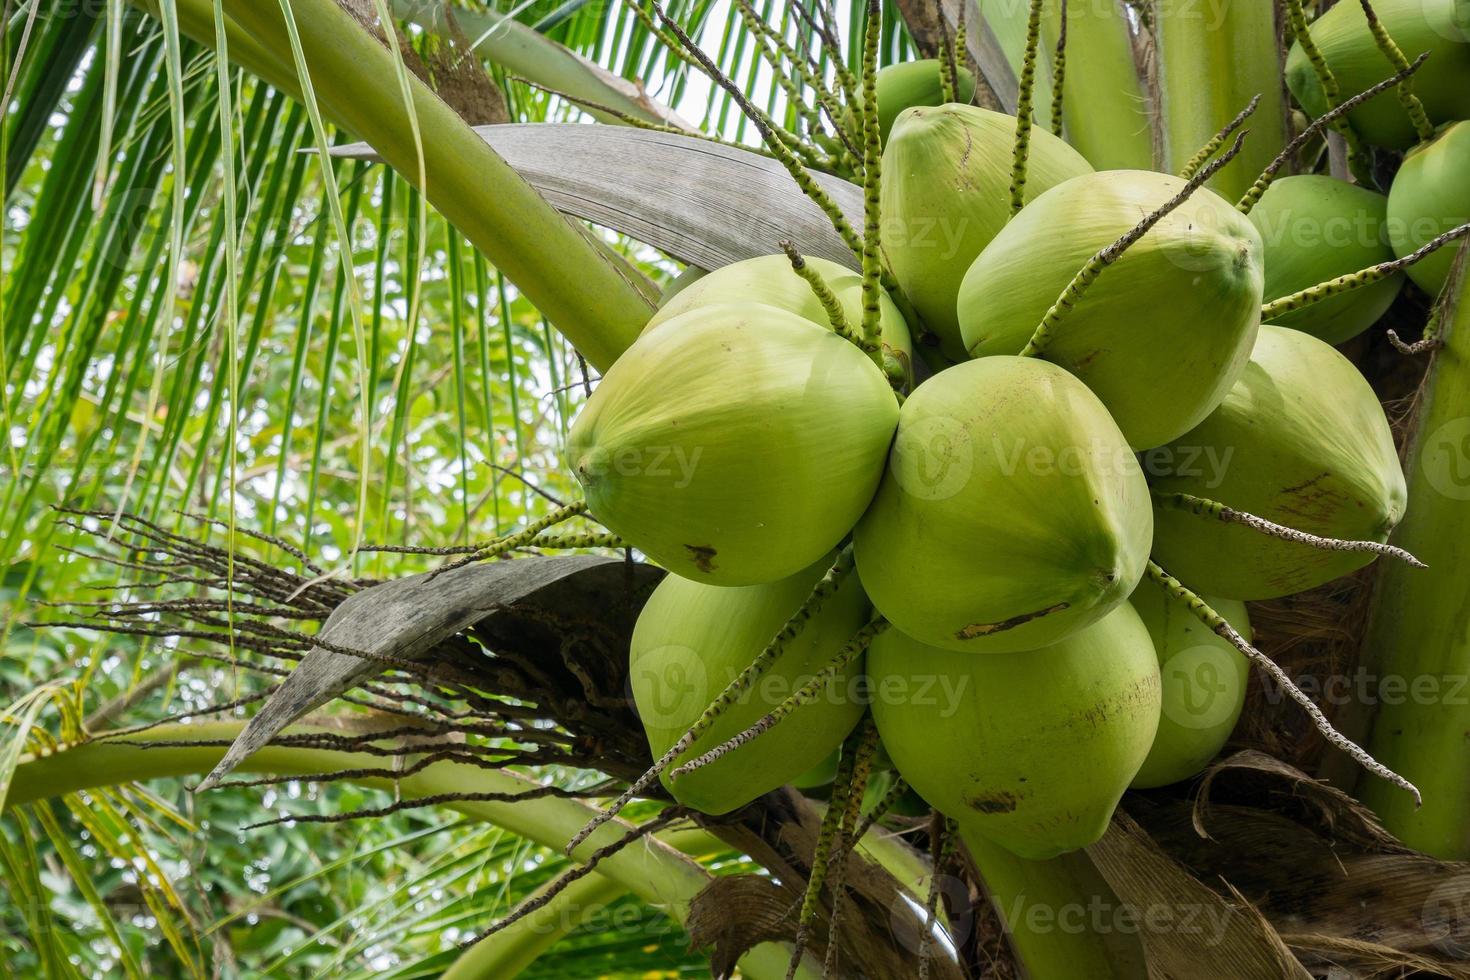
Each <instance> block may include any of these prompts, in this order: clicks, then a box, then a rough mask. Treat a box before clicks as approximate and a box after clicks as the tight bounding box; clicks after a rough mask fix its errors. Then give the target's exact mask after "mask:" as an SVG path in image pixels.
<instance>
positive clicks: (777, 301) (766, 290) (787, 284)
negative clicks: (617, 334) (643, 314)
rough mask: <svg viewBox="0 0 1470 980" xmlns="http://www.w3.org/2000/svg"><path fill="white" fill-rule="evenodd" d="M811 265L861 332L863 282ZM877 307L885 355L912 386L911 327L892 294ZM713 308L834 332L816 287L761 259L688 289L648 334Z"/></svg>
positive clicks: (840, 269) (777, 258) (771, 259)
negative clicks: (756, 310)
mask: <svg viewBox="0 0 1470 980" xmlns="http://www.w3.org/2000/svg"><path fill="white" fill-rule="evenodd" d="M806 263H807V265H808V266H810V267H811V268H812V269H814V270H816V272H817V273H818V274H819V275H821V277H822V281H823V282H825V283H826V284H827V288H829V289H831V290H832V294H833V295H834V296H836V297H837V299H838V301H839V302H840V303H841V304H842V312H843V314H844V315H845V316H846V319H847V322H848V324H849V325H850V326H851V327H852V328H853V329H854V330H858V329H861V327H862V322H863V277H862V276H860V275H858V274H857V273H856V272H854V271H852V270H851V269H848V268H846V267H845V266H841V265H838V264H837V263H836V262H831V261H828V260H827V259H819V258H807V260H806ZM878 302H879V304H880V310H879V313H880V318H879V321H878V325H879V332H880V338H881V342H882V344H883V355H884V357H885V359H888V360H891V361H892V362H894V364H895V367H896V369H897V370H898V371H899V372H900V376H902V377H905V378H907V379H909V380H910V381H912V380H913V345H912V344H911V343H910V340H909V325H908V323H906V322H905V321H904V318H903V314H902V313H900V312H899V311H898V307H897V306H895V305H894V304H893V300H891V299H889V298H888V294H887V293H881V292H880V295H879V297H878ZM714 303H765V304H766V305H768V306H775V307H778V308H779V309H783V310H787V311H789V312H791V313H795V314H796V315H798V316H801V317H805V318H806V319H808V320H810V321H812V322H813V323H815V324H816V325H817V326H819V327H827V328H829V329H830V328H831V326H832V321H831V319H830V318H829V317H828V316H827V311H826V309H825V308H823V306H822V304H821V302H820V301H819V300H818V299H817V296H816V294H815V293H813V292H812V287H811V286H810V285H809V284H808V283H807V281H806V280H805V279H803V278H802V277H801V276H799V275H798V274H797V273H796V272H794V271H793V270H792V268H791V260H790V259H788V258H787V257H786V256H785V255H760V256H757V257H755V258H753V259H743V260H741V261H739V262H733V263H731V264H730V265H727V266H724V267H722V268H720V269H716V270H715V271H714V272H711V273H707V274H706V275H704V276H702V277H701V278H700V279H699V280H698V281H696V282H693V283H691V284H689V285H688V286H686V287H685V288H684V289H682V290H680V292H679V293H677V294H676V295H675V296H673V297H671V298H669V299H668V300H666V301H665V302H664V304H663V306H661V307H660V308H659V311H658V312H657V313H655V314H654V315H653V318H652V319H651V320H649V321H648V326H646V327H644V330H648V329H651V328H652V327H655V326H657V325H658V324H660V323H663V322H664V321H665V320H671V319H673V318H674V317H676V316H680V315H681V314H684V313H687V312H689V311H690V310H692V309H695V308H696V307H700V306H710V305H712V304H714Z"/></svg>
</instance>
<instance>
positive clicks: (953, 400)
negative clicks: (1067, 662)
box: [853, 357, 1153, 653]
mask: <svg viewBox="0 0 1470 980" xmlns="http://www.w3.org/2000/svg"><path fill="white" fill-rule="evenodd" d="M1149 513H1150V507H1149V499H1148V486H1147V484H1146V483H1145V481H1144V478H1143V473H1142V471H1141V470H1140V469H1139V467H1138V462H1137V460H1136V458H1135V457H1134V455H1133V453H1132V452H1131V451H1130V450H1129V448H1128V444H1127V442H1125V441H1124V439H1123V434H1122V433H1121V432H1119V431H1118V426H1117V425H1116V424H1115V423H1114V422H1113V420H1112V418H1111V417H1109V415H1108V413H1107V410H1106V409H1105V408H1103V406H1102V403H1101V402H1099V401H1098V400H1097V396H1095V395H1093V394H1092V392H1090V391H1088V390H1087V387H1086V386H1085V385H1083V384H1082V383H1080V382H1079V381H1078V380H1077V379H1076V378H1074V377H1072V376H1071V375H1070V374H1068V373H1067V372H1066V371H1064V370H1062V369H1061V368H1059V367H1057V366H1056V365H1054V364H1048V363H1047V362H1045V361H1041V360H1037V359H1034V358H1022V357H987V358H981V359H980V360H976V361H969V362H966V363H964V364H960V365H957V366H955V367H952V368H950V369H949V370H947V371H943V372H941V373H939V374H937V375H935V376H934V377H932V378H930V379H929V380H928V381H925V382H924V383H923V384H921V385H919V387H918V388H917V389H916V390H915V391H914V393H913V394H912V395H911V396H909V399H908V400H907V401H906V402H904V406H903V410H902V412H901V413H900V415H899V425H898V436H897V438H896V439H895V441H894V445H893V450H892V452H891V453H890V454H889V460H888V468H887V471H886V472H885V473H884V476H883V483H882V486H881V487H880V488H879V490H878V495H877V497H876V498H874V500H873V505H872V506H871V507H870V508H869V509H868V512H867V513H866V514H864V515H863V518H862V520H861V521H860V522H859V523H858V526H857V528H856V530H855V531H854V532H853V545H854V551H855V555H856V558H857V567H858V572H859V574H860V575H861V576H862V579H863V586H864V588H866V589H867V591H868V595H869V596H870V597H871V598H872V600H873V604H874V605H875V606H877V607H878V610H879V611H880V612H882V614H883V615H884V616H886V617H887V618H888V619H889V620H890V621H891V622H892V623H893V624H894V625H895V626H897V627H898V628H899V629H901V630H903V631H904V632H906V633H908V634H909V635H911V636H913V637H914V638H916V639H918V640H921V641H923V642H925V643H930V644H933V645H934V646H939V647H944V648H946V649H951V650H966V651H978V652H991V653H993V652H1009V651H1013V650H1030V649H1034V648H1036V647H1040V646H1045V645H1047V644H1050V643H1055V642H1056V641H1058V640H1060V639H1062V638H1063V637H1065V636H1067V635H1068V634H1070V633H1074V632H1076V631H1077V630H1080V629H1082V628H1083V627H1085V626H1088V625H1090V624H1092V623H1094V622H1096V621H1098V620H1099V619H1101V618H1102V617H1103V616H1105V615H1107V613H1108V612H1110V611H1111V610H1112V609H1113V608H1114V607H1116V606H1118V605H1119V604H1120V603H1122V602H1123V600H1124V599H1125V598H1126V597H1127V596H1128V594H1129V593H1130V592H1132V591H1133V587H1134V586H1135V585H1137V584H1138V581H1139V579H1140V577H1141V576H1142V575H1143V572H1144V568H1145V566H1146V564H1147V561H1148V551H1149V538H1150V535H1151V533H1152V530H1153V522H1152V520H1151V518H1150V516H1149Z"/></svg>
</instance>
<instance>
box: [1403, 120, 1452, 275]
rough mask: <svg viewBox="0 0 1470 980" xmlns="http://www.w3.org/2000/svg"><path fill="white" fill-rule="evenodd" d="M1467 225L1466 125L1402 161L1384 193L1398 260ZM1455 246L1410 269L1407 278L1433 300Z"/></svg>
mask: <svg viewBox="0 0 1470 980" xmlns="http://www.w3.org/2000/svg"><path fill="white" fill-rule="evenodd" d="M1466 222H1470V122H1457V123H1451V124H1450V125H1449V126H1446V127H1445V128H1444V129H1442V130H1440V132H1439V135H1437V136H1436V137H1435V138H1434V139H1433V140H1431V141H1430V142H1428V143H1423V144H1420V145H1419V146H1416V147H1414V149H1412V150H1410V151H1409V152H1408V154H1407V155H1406V156H1405V157H1404V163H1403V166H1401V167H1400V168H1399V172H1398V174H1397V175H1396V176H1395V177H1394V179H1393V186H1391V187H1390V188H1389V189H1388V231H1389V237H1390V240H1391V241H1392V242H1393V250H1394V252H1395V253H1396V254H1398V255H1399V256H1401V257H1402V256H1405V255H1408V254H1409V253H1410V252H1412V251H1414V250H1415V249H1417V248H1419V247H1420V246H1421V245H1424V244H1425V243H1426V242H1428V241H1429V240H1430V239H1432V238H1436V237H1438V236H1439V235H1442V234H1444V233H1445V232H1447V231H1449V230H1451V229H1452V228H1455V227H1458V226H1459V225H1463V224H1465V223H1466ZM1456 251H1457V248H1456V246H1455V245H1453V244H1451V245H1447V246H1445V247H1444V248H1441V249H1440V250H1439V251H1437V252H1434V253H1433V254H1431V255H1429V256H1428V257H1427V258H1424V259H1420V260H1419V261H1418V262H1416V263H1414V264H1413V265H1411V266H1409V278H1410V279H1412V280H1414V282H1415V283H1416V284H1417V285H1418V286H1419V287H1420V288H1421V289H1423V290H1424V291H1425V292H1427V293H1429V295H1431V296H1438V295H1439V292H1440V290H1442V289H1444V284H1445V281H1446V280H1447V279H1449V277H1450V266H1451V265H1453V264H1454V261H1455V252H1456Z"/></svg>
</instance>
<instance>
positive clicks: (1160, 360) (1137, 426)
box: [958, 170, 1263, 449]
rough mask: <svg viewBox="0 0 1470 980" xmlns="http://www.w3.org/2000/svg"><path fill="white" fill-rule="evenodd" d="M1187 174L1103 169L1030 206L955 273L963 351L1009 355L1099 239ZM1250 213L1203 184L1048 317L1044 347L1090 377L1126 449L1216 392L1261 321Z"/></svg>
mask: <svg viewBox="0 0 1470 980" xmlns="http://www.w3.org/2000/svg"><path fill="white" fill-rule="evenodd" d="M1183 187H1184V181H1182V180H1180V179H1179V178H1178V177H1173V176H1170V175H1168V174H1159V173H1152V172H1148V171H1142V170H1109V171H1103V172H1101V173H1095V174H1086V175H1084V176H1081V177H1074V178H1072V179H1071V180H1069V181H1067V182H1065V183H1063V184H1061V185H1059V186H1057V187H1054V188H1052V189H1051V190H1049V191H1047V192H1046V193H1045V194H1042V195H1041V196H1040V197H1038V198H1037V199H1036V200H1035V201H1034V202H1032V203H1031V204H1029V205H1027V206H1026V208H1024V209H1023V210H1022V211H1021V213H1020V214H1018V215H1017V216H1016V218H1015V220H1013V221H1012V222H1011V223H1010V224H1008V225H1006V227H1005V229H1004V230H1003V231H1001V233H1000V234H998V235H996V236H995V238H994V240H992V241H991V243H990V244H989V245H987V246H986V247H985V250H984V251H983V252H981V253H980V256H979V257H978V258H977V259H976V260H975V262H974V264H973V265H972V266H971V267H970V270H969V272H967V273H966V274H965V279H964V284H963V285H962V286H961V287H960V293H959V301H958V312H959V319H960V329H961V331H962V335H963V339H964V344H965V347H966V349H967V350H968V351H969V352H970V354H971V355H972V356H976V357H981V356H985V355H988V354H1015V353H1018V352H1019V351H1020V350H1021V349H1022V348H1023V347H1025V345H1026V342H1027V341H1028V340H1030V339H1031V336H1032V334H1033V333H1034V332H1035V330H1036V328H1037V326H1038V325H1039V324H1040V323H1041V321H1042V318H1043V317H1045V315H1046V312H1047V310H1049V309H1050V308H1051V307H1052V305H1053V304H1054V303H1055V302H1056V301H1057V297H1058V296H1060V295H1061V293H1062V291H1063V290H1064V289H1066V287H1067V284H1068V283H1070V282H1071V281H1072V279H1073V277H1074V276H1076V274H1077V272H1078V270H1080V269H1081V268H1082V267H1083V266H1084V265H1085V264H1086V263H1087V261H1088V259H1090V258H1092V256H1093V255H1094V254H1096V252H1097V251H1098V250H1099V249H1101V248H1104V247H1106V246H1107V245H1109V244H1111V243H1112V242H1114V241H1116V240H1117V239H1118V237H1119V236H1120V235H1122V234H1123V233H1125V232H1126V231H1128V229H1130V228H1132V227H1133V226H1134V225H1136V224H1137V223H1138V221H1139V220H1140V219H1141V218H1143V216H1145V215H1146V214H1148V213H1149V212H1151V211H1154V210H1156V209H1157V208H1158V207H1159V206H1160V205H1162V204H1164V203H1165V202H1166V201H1168V200H1169V199H1170V198H1172V197H1174V196H1175V195H1176V194H1178V193H1179V191H1180V190H1181V189H1182V188H1183ZM1262 251H1263V246H1262V243H1261V236H1260V233H1259V232H1257V231H1256V229H1255V226H1254V225H1252V224H1251V223H1250V221H1249V220H1248V219H1247V218H1246V217H1245V216H1244V215H1242V214H1241V213H1240V212H1239V211H1237V210H1236V209H1235V208H1234V206H1232V205H1231V204H1230V203H1229V202H1227V201H1226V200H1225V199H1224V198H1222V197H1220V196H1219V195H1218V194H1216V193H1215V192H1214V191H1211V190H1209V189H1207V188H1201V189H1199V190H1197V191H1195V192H1194V194H1193V195H1192V196H1191V197H1190V198H1189V199H1188V200H1187V201H1185V202H1184V204H1182V205H1180V206H1179V207H1178V208H1176V209H1174V210H1173V211H1172V212H1170V213H1169V214H1168V215H1167V216H1166V217H1165V218H1164V219H1163V220H1162V221H1160V222H1159V223H1158V224H1157V225H1155V226H1154V227H1153V228H1152V229H1151V230H1150V231H1149V232H1148V234H1147V235H1145V236H1144V237H1143V238H1142V239H1141V240H1140V241H1138V242H1137V243H1135V244H1134V245H1133V246H1132V247H1131V248H1129V249H1128V250H1127V251H1126V252H1124V253H1123V256H1122V258H1120V259H1119V260H1118V261H1117V262H1116V263H1114V264H1113V265H1111V266H1109V267H1108V268H1107V269H1105V270H1104V271H1103V272H1102V274H1101V275H1100V276H1099V277H1098V278H1097V279H1096V280H1095V281H1094V282H1093V284H1092V286H1091V288H1089V289H1088V290H1087V292H1086V293H1084V294H1083V296H1082V299H1081V301H1080V302H1079V303H1077V305H1076V306H1075V307H1073V308H1072V309H1071V310H1070V311H1069V312H1068V313H1067V315H1066V318H1065V319H1064V320H1062V321H1061V323H1060V324H1059V325H1058V326H1057V328H1056V331H1055V334H1054V339H1053V340H1052V341H1051V343H1050V345H1049V346H1048V347H1047V349H1046V351H1045V355H1044V356H1045V357H1046V358H1047V359H1048V360H1050V361H1053V362H1055V363H1057V364H1060V365H1061V366H1062V367H1065V368H1066V369H1067V370H1069V371H1071V372H1072V373H1073V374H1075V375H1076V376H1077V377H1079V378H1081V379H1082V381H1083V382H1084V383H1086V384H1087V386H1088V387H1089V388H1091V389H1092V390H1093V391H1094V392H1095V393H1096V394H1097V396H1098V397H1099V398H1101V399H1102V401H1103V404H1104V405H1106V406H1107V407H1108V411H1110V412H1111V413H1112V415H1113V418H1114V419H1116V420H1117V422H1118V426H1119V428H1121V429H1122V430H1123V434H1124V435H1125V436H1127V437H1128V443H1129V445H1131V446H1133V447H1134V448H1135V449H1147V448H1149V447H1151V446H1158V445H1161V444H1163V443H1165V442H1168V441H1169V440H1170V439H1173V438H1175V437H1177V436H1180V435H1182V434H1184V433H1185V432H1188V431H1189V430H1190V429H1191V428H1193V427H1194V426H1195V425H1197V424H1198V423H1199V422H1200V421H1201V420H1202V419H1203V418H1204V417H1205V416H1206V415H1208V414H1210V412H1211V410H1213V409H1214V407H1215V406H1216V405H1218V404H1219V403H1220V399H1222V398H1224V397H1225V392H1226V391H1228V390H1230V385H1231V384H1233V383H1234V381H1235V379H1236V378H1237V377H1239V376H1240V372H1241V371H1242V370H1243V369H1244V368H1245V364H1246V361H1247V360H1249V358H1250V350H1251V344H1252V343H1253V342H1254V341H1255V336H1256V327H1257V326H1258V325H1259V323H1260V318H1261V315H1260V309H1261V292H1262V282H1263V279H1262V268H1261V264H1262V260H1261V253H1262Z"/></svg>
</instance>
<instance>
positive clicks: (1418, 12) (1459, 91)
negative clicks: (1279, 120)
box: [1286, 0, 1470, 150]
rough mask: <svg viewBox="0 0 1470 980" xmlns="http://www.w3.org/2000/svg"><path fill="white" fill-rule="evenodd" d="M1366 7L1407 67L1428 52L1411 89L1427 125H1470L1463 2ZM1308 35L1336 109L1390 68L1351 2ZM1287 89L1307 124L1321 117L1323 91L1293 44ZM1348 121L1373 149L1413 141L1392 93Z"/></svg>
mask: <svg viewBox="0 0 1470 980" xmlns="http://www.w3.org/2000/svg"><path fill="white" fill-rule="evenodd" d="M1372 6H1373V11H1374V13H1376V14H1377V16H1378V20H1379V23H1381V24H1382V25H1383V28H1384V29H1385V30H1386V31H1387V32H1388V35H1389V36H1390V37H1391V38H1392V39H1393V41H1394V43H1395V44H1396V45H1397V46H1398V48H1399V49H1400V51H1402V53H1403V56H1404V57H1405V58H1406V59H1407V60H1409V61H1413V60H1414V59H1415V58H1417V57H1418V56H1419V55H1420V54H1422V53H1424V52H1426V51H1427V52H1429V59H1428V60H1427V61H1426V62H1425V63H1424V67H1423V68H1421V69H1420V70H1419V71H1418V73H1417V74H1415V76H1414V82H1413V90H1414V94H1415V95H1417V96H1418V97H1419V99H1420V101H1421V102H1423V104H1424V110H1425V112H1426V114H1427V115H1428V117H1429V119H1430V120H1431V121H1432V122H1435V123H1442V122H1447V121H1449V120H1451V119H1466V118H1470V0H1373V4H1372ZM1310 33H1311V37H1312V41H1313V42H1314V43H1315V45H1316V47H1317V49H1318V50H1319V51H1320V52H1321V53H1322V59H1323V60H1324V61H1325V62H1326V63H1327V67H1328V68H1329V69H1330V70H1331V72H1332V75H1333V77H1334V78H1335V79H1336V80H1337V84H1338V87H1339V89H1340V95H1339V101H1342V100H1344V99H1347V98H1348V97H1350V96H1353V95H1357V94H1358V93H1359V92H1363V91H1365V90H1367V89H1368V88H1370V87H1371V86H1372V85H1373V83H1375V82H1377V81H1379V80H1381V79H1382V78H1383V77H1384V76H1385V75H1387V74H1388V72H1389V70H1390V68H1391V66H1390V64H1389V63H1388V61H1386V60H1385V59H1384V56H1383V53H1382V52H1381V51H1380V50H1379V47H1378V44H1377V42H1376V41H1375V39H1374V37H1373V32H1372V31H1371V30H1370V29H1369V25H1368V18H1367V16H1366V15H1365V14H1364V12H1363V7H1362V4H1361V3H1359V2H1358V0H1345V2H1343V3H1339V4H1337V5H1335V6H1334V7H1332V9H1331V10H1328V11H1327V12H1326V13H1325V14H1323V15H1322V16H1320V17H1318V18H1317V19H1316V20H1315V21H1314V22H1313V23H1312V26H1311V28H1310ZM1286 83H1287V85H1288V86H1289V87H1290V88H1291V91H1292V94H1294V95H1295V96H1296V97H1297V100H1298V101H1299V102H1300V103H1301V104H1302V108H1304V109H1305V110H1306V111H1307V112H1308V114H1310V115H1311V116H1312V117H1313V118H1315V117H1317V116H1320V115H1322V114H1323V113H1324V112H1326V111H1327V109H1328V105H1327V99H1326V97H1325V96H1324V94H1323V92H1322V83H1321V81H1320V80H1319V79H1318V78H1317V73H1316V71H1315V70H1314V69H1313V67H1312V64H1311V60H1310V59H1309V58H1308V57H1307V54H1306V52H1304V51H1303V50H1302V46H1301V45H1300V44H1294V45H1292V48H1291V54H1290V55H1289V56H1288V57H1287V59H1286ZM1347 118H1348V123H1349V125H1351V126H1352V127H1353V129H1354V130H1356V131H1357V132H1358V134H1359V135H1360V136H1362V138H1363V139H1364V140H1365V141H1367V142H1368V143H1371V144H1373V145H1374V146H1382V147H1388V148H1390V149H1396V150H1403V149H1407V148H1408V147H1410V146H1412V145H1413V144H1414V143H1415V142H1417V141H1418V136H1417V134H1416V132H1415V128H1414V125H1413V123H1412V122H1411V121H1410V119H1409V117H1408V116H1407V115H1406V114H1405V113H1404V109H1403V106H1402V105H1401V104H1400V102H1399V100H1398V98H1397V97H1396V96H1395V94H1394V93H1392V92H1385V93H1383V94H1381V95H1377V96H1375V97H1373V98H1372V99H1369V100H1368V101H1367V102H1365V103H1364V104H1363V105H1361V106H1358V107H1357V108H1356V109H1354V110H1353V111H1352V112H1351V113H1349V114H1348V117H1347Z"/></svg>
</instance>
